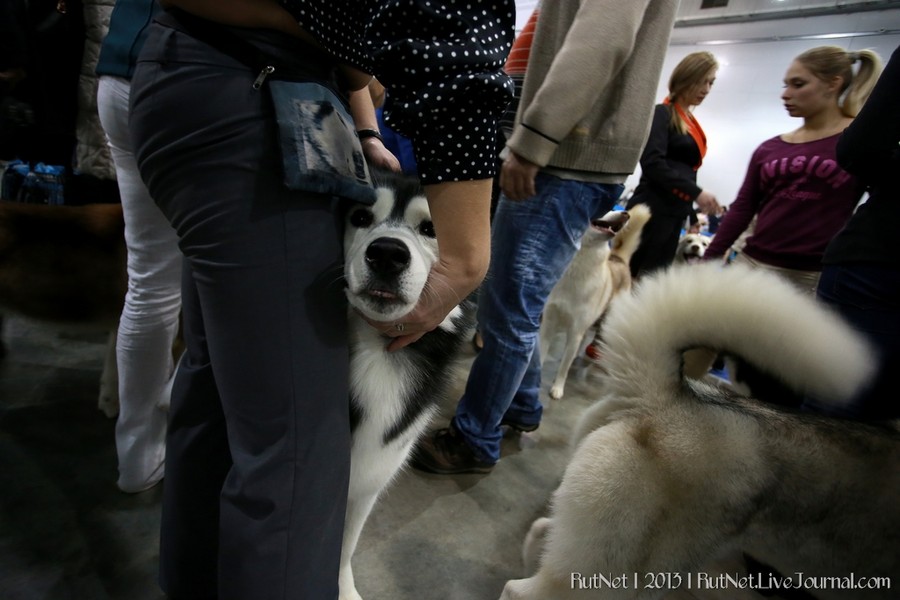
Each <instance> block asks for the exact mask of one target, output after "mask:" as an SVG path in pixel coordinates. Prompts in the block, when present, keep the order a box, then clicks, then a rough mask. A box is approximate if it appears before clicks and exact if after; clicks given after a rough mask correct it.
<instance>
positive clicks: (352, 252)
mask: <svg viewBox="0 0 900 600" xmlns="http://www.w3.org/2000/svg"><path fill="white" fill-rule="evenodd" d="M373 179H374V180H375V186H376V189H377V199H376V201H375V204H373V205H371V206H364V205H356V206H353V207H351V208H350V210H349V212H348V214H347V220H346V223H345V231H344V257H345V263H344V277H345V279H346V282H347V298H348V299H349V302H350V305H351V306H352V307H353V308H355V309H356V310H358V311H359V312H360V313H362V314H363V315H365V316H366V317H368V318H370V319H373V320H376V321H393V320H397V319H399V318H400V317H402V316H403V315H405V314H406V313H408V312H410V311H411V310H412V309H413V308H414V307H415V305H416V302H418V300H419V296H420V294H421V293H422V291H423V290H424V288H425V282H426V281H427V279H428V273H429V272H430V271H431V267H432V265H433V264H434V262H435V261H436V260H437V257H438V245H437V239H436V238H435V233H434V227H433V226H432V223H431V213H430V211H429V210H428V202H427V201H426V200H425V193H424V191H423V190H422V188H421V186H420V185H419V182H418V180H416V179H414V178H410V177H405V176H401V175H394V174H390V173H384V172H378V173H373Z"/></svg>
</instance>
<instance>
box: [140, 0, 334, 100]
mask: <svg viewBox="0 0 900 600" xmlns="http://www.w3.org/2000/svg"><path fill="white" fill-rule="evenodd" d="M155 21H157V22H158V23H160V24H162V25H165V26H166V27H171V28H172V29H176V30H178V31H181V32H182V33H185V34H187V35H189V36H191V37H192V38H195V39H197V40H200V41H201V42H203V43H205V44H207V45H209V46H212V47H213V48H215V49H216V50H218V51H219V52H221V53H222V54H225V55H227V56H230V57H231V58H233V59H235V60H236V61H238V62H240V63H242V64H244V65H246V66H247V67H249V68H250V69H251V70H252V71H253V72H254V73H257V77H256V81H254V83H253V87H254V88H257V89H259V88H260V87H262V85H263V83H264V82H265V80H266V79H269V78H271V79H279V80H285V81H320V82H322V83H325V84H328V85H329V87H332V88H334V89H335V90H339V89H340V88H339V86H338V85H337V60H336V59H335V58H334V57H333V56H332V55H331V54H329V53H327V52H326V51H324V50H322V49H321V48H317V47H316V46H314V45H312V44H309V43H307V42H304V41H303V40H301V39H298V38H295V37H292V36H289V35H288V34H286V33H282V32H279V31H274V30H273V31H271V32H267V33H271V34H272V35H273V36H277V37H283V38H284V39H285V41H286V45H287V47H286V48H285V51H286V52H290V53H291V56H290V58H284V57H278V56H274V55H272V54H269V53H267V52H265V51H263V50H262V49H260V48H259V47H257V46H256V45H254V44H253V43H252V42H250V41H247V40H246V39H245V38H244V37H242V36H241V35H240V33H239V32H240V31H241V29H240V28H238V27H229V26H227V25H221V24H219V23H216V22H215V21H210V20H208V19H203V18H201V17H197V16H195V15H192V14H190V13H188V12H185V11H183V10H181V9H178V8H167V9H166V10H165V11H162V12H160V13H159V14H157V15H156V17H155ZM341 95H344V94H341Z"/></svg>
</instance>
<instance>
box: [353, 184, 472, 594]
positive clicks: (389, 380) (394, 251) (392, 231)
mask: <svg viewBox="0 0 900 600" xmlns="http://www.w3.org/2000/svg"><path fill="white" fill-rule="evenodd" d="M373 178H374V180H375V185H376V189H377V200H376V202H375V204H374V205H372V206H363V205H357V206H354V207H352V208H351V209H350V210H349V212H348V216H347V221H346V224H345V226H346V230H345V235H344V256H345V266H344V277H345V280H346V283H347V297H348V299H349V302H350V306H351V311H350V317H349V318H350V336H351V339H350V344H351V346H350V375H351V381H350V386H351V388H350V389H351V419H352V427H353V445H352V450H351V456H350V492H349V497H348V503H347V517H346V523H345V529H344V546H343V551H342V556H341V572H340V600H360V595H359V593H358V592H357V591H356V586H355V584H354V580H353V570H352V567H351V564H350V561H351V558H352V557H353V552H354V550H355V549H356V544H357V542H358V540H359V535H360V533H361V531H362V528H363V525H364V524H365V522H366V518H367V517H368V516H369V513H370V512H371V510H372V507H373V506H374V504H375V501H376V500H377V499H378V496H379V494H380V493H381V492H382V490H383V489H384V488H385V487H386V486H387V485H388V483H389V482H390V481H391V479H392V478H393V477H394V476H395V475H396V474H397V473H398V472H399V471H400V469H401V468H402V467H403V465H404V463H405V462H406V460H407V458H408V456H409V454H410V451H411V450H412V448H413V446H414V445H415V442H416V441H417V439H418V438H419V436H421V435H422V434H423V433H424V432H425V429H426V427H427V426H428V424H429V422H430V421H431V419H432V417H433V416H434V415H435V413H436V412H437V409H438V403H439V401H440V400H441V399H442V397H443V395H444V394H445V393H446V391H447V387H448V384H449V383H451V373H452V367H453V365H454V359H455V358H456V357H457V356H458V354H459V349H460V347H461V345H462V342H463V341H464V340H465V339H466V336H469V335H471V332H472V330H473V328H474V307H473V305H472V304H471V303H470V302H468V301H464V302H463V303H462V304H460V306H457V307H456V308H455V309H454V310H453V311H452V312H451V313H450V314H449V315H448V316H447V318H446V319H445V320H444V322H443V323H441V325H440V326H439V327H438V328H437V329H435V330H433V331H431V332H429V333H427V334H425V335H424V336H423V337H422V338H421V339H419V340H418V341H417V342H415V343H414V344H411V345H409V346H406V347H405V348H403V349H401V350H398V351H396V352H391V353H388V352H387V351H386V347H387V343H388V341H390V340H389V339H388V338H387V337H385V336H383V335H382V334H381V333H380V332H379V331H377V330H376V329H375V328H373V327H371V326H370V325H368V324H367V323H366V322H365V321H364V320H363V318H362V317H361V316H360V314H362V315H365V316H366V317H368V318H370V319H373V320H377V321H396V320H397V319H399V318H400V317H402V316H403V315H405V314H407V313H408V312H410V311H411V310H412V309H413V307H415V305H416V303H417V302H418V300H419V296H420V295H422V294H424V293H428V286H427V285H426V281H427V279H428V273H429V271H430V270H431V267H432V265H433V264H434V263H435V261H436V260H437V258H438V245H437V240H436V239H435V233H434V228H433V226H432V223H431V214H430V212H429V210H428V203H427V202H426V200H425V195H424V193H423V191H422V189H421V188H420V186H419V183H418V181H417V180H415V179H410V178H407V177H402V176H396V175H390V174H385V173H373Z"/></svg>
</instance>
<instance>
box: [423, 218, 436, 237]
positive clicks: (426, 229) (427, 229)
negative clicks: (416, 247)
mask: <svg viewBox="0 0 900 600" xmlns="http://www.w3.org/2000/svg"><path fill="white" fill-rule="evenodd" d="M419 233H421V234H422V235H424V236H425V237H430V238H433V237H435V233H434V224H433V223H432V222H431V221H422V223H421V224H420V225H419Z"/></svg>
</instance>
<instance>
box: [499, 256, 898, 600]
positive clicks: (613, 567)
mask: <svg viewBox="0 0 900 600" xmlns="http://www.w3.org/2000/svg"><path fill="white" fill-rule="evenodd" d="M698 315H701V316H702V317H698ZM603 339H604V343H605V345H606V347H605V354H604V361H605V364H604V366H605V368H606V374H605V375H604V381H603V387H602V389H601V394H602V397H601V399H600V401H599V402H597V403H596V404H595V405H594V406H592V407H591V408H589V409H588V410H587V411H586V412H585V414H584V415H583V417H582V419H581V420H580V422H579V425H578V427H577V430H576V431H575V435H574V441H575V444H576V445H575V446H574V454H573V456H572V459H571V461H570V463H569V465H568V467H567V469H566V472H565V475H564V478H563V481H562V483H561V485H560V487H559V488H558V489H557V491H556V492H555V493H554V496H553V499H552V507H551V511H550V516H549V518H541V519H538V520H537V521H536V522H535V523H534V525H532V529H531V531H530V533H529V535H528V540H527V543H526V547H525V557H526V562H527V563H530V564H535V563H539V567H538V569H537V572H536V573H535V574H534V575H533V576H532V577H530V578H528V579H522V580H516V581H510V582H508V583H507V585H506V588H505V589H504V592H503V595H502V598H503V599H504V600H514V599H515V600H524V599H534V600H537V599H548V598H552V599H553V600H565V599H567V598H572V599H575V598H582V597H584V594H585V592H584V590H583V589H579V587H580V582H581V581H582V580H578V581H575V582H574V583H573V578H577V577H579V576H584V577H586V578H589V577H591V576H593V575H595V574H597V575H602V576H603V577H607V578H610V577H612V578H615V577H618V576H624V577H625V580H624V581H625V582H627V585H621V586H619V587H617V588H611V587H609V586H606V587H604V588H603V590H602V591H600V592H594V593H595V594H596V597H600V598H616V599H621V598H632V599H636V598H641V599H645V598H658V597H661V596H663V595H664V594H665V593H666V592H667V589H666V587H667V586H665V585H663V586H657V587H656V588H655V589H653V588H652V587H651V586H650V585H648V580H647V576H651V577H652V576H653V575H654V574H663V575H665V576H667V577H669V581H670V582H671V581H676V582H677V581H680V582H681V584H682V585H687V584H688V582H689V581H690V580H691V577H694V576H696V575H698V574H699V573H702V572H703V569H704V567H706V566H708V565H709V564H710V562H711V561H713V560H714V559H715V558H716V557H718V556H720V555H722V554H723V553H728V552H736V551H741V552H744V553H746V554H747V555H748V556H751V557H753V558H754V559H756V560H758V561H760V562H762V563H764V564H767V565H771V566H772V567H773V568H774V569H776V570H777V571H778V572H779V573H781V574H783V575H784V577H786V578H790V579H791V581H792V584H794V585H810V583H811V584H812V585H813V586H815V587H816V589H812V590H809V591H810V593H811V594H812V595H813V596H815V597H817V598H821V599H828V598H836V599H844V598H854V599H856V598H896V594H897V590H896V585H897V580H896V579H897V575H898V574H900V553H898V552H897V548H900V503H898V501H897V499H898V498H900V422H889V423H868V424H866V423H858V422H851V421H846V420H838V419H834V418H828V417H825V416H821V415H815V414H809V413H804V412H800V411H797V410H790V409H785V408H780V407H778V406H775V405H772V404H769V403H767V402H766V398H765V397H750V396H748V395H745V394H742V393H740V392H738V391H736V389H733V388H730V387H723V386H719V385H715V384H712V383H706V382H703V381H692V380H687V379H685V378H684V377H683V376H682V372H681V353H682V351H683V350H684V349H686V348H692V347H698V346H699V347H709V348H714V349H717V350H721V351H726V352H730V353H733V354H735V355H737V356H740V357H741V358H742V359H743V360H745V361H747V362H748V363H750V364H752V365H753V366H755V367H756V368H757V369H759V370H760V371H763V372H765V373H768V374H769V375H771V376H773V377H775V378H777V379H778V380H780V383H782V384H784V385H786V386H787V387H788V388H790V389H793V390H795V391H796V392H798V393H808V394H811V395H812V396H814V397H816V398H818V399H819V400H820V401H828V402H832V403H835V404H839V403H840V402H841V401H842V400H845V399H847V398H849V397H851V396H852V395H853V394H854V393H855V392H856V391H857V390H858V389H860V387H861V386H862V385H864V384H865V382H866V380H867V378H868V377H869V376H870V374H871V373H872V371H873V366H874V359H873V355H872V353H871V352H870V351H869V349H868V347H867V346H866V344H865V343H864V342H863V341H862V339H861V338H860V337H859V336H858V335H857V334H855V333H854V332H853V331H852V330H851V329H850V328H849V327H848V326H846V325H845V324H844V323H843V322H841V321H840V320H839V319H838V318H836V317H835V316H834V315H833V314H832V313H830V312H828V311H827V310H826V309H825V308H823V307H822V306H820V305H818V304H816V303H815V301H814V300H812V299H810V298H807V297H805V296H803V295H801V294H800V293H799V292H796V291H794V289H793V288H792V287H791V286H790V285H789V284H788V283H784V282H782V281H781V280H779V279H778V278H777V277H776V276H774V275H771V274H769V273H765V272H761V271H753V270H748V269H746V268H741V267H740V266H737V265H733V266H730V267H727V268H725V269H721V268H720V267H719V266H717V265H709V264H703V265H695V266H683V267H673V268H672V269H670V270H669V271H668V272H665V273H661V274H657V275H654V276H649V277H647V278H645V279H643V280H642V281H641V283H640V284H639V285H638V286H636V291H635V294H634V295H630V296H623V297H622V298H621V299H620V300H619V301H617V303H615V304H614V305H613V306H612V307H611V309H610V312H609V314H608V315H607V318H606V322H605V328H604V336H603ZM635 574H636V578H635V579H633V578H634V577H635ZM800 574H802V575H800ZM879 577H881V578H886V577H890V578H892V581H891V584H890V586H888V585H887V584H886V581H885V580H884V579H881V580H880V584H879V580H873V579H872V578H879ZM823 578H825V579H823ZM829 578H830V579H829ZM851 578H855V580H856V581H857V582H859V581H860V580H862V581H864V582H865V583H864V587H867V588H868V587H872V588H877V589H862V588H860V587H857V588H854V589H851V590H850V591H848V589H847V588H846V585H853V584H852V583H849V582H850V580H851ZM620 581H621V580H620ZM693 581H694V582H695V583H696V581H697V579H696V577H695V578H694V580H693ZM873 581H874V582H875V584H876V585H872V582H873ZM816 582H824V583H822V584H821V585H819V584H817V583H816ZM829 582H830V583H829ZM649 583H650V584H653V583H654V581H652V580H651V581H649ZM762 583H763V584H764V585H765V584H766V583H767V582H766V581H763V582H762Z"/></svg>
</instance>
